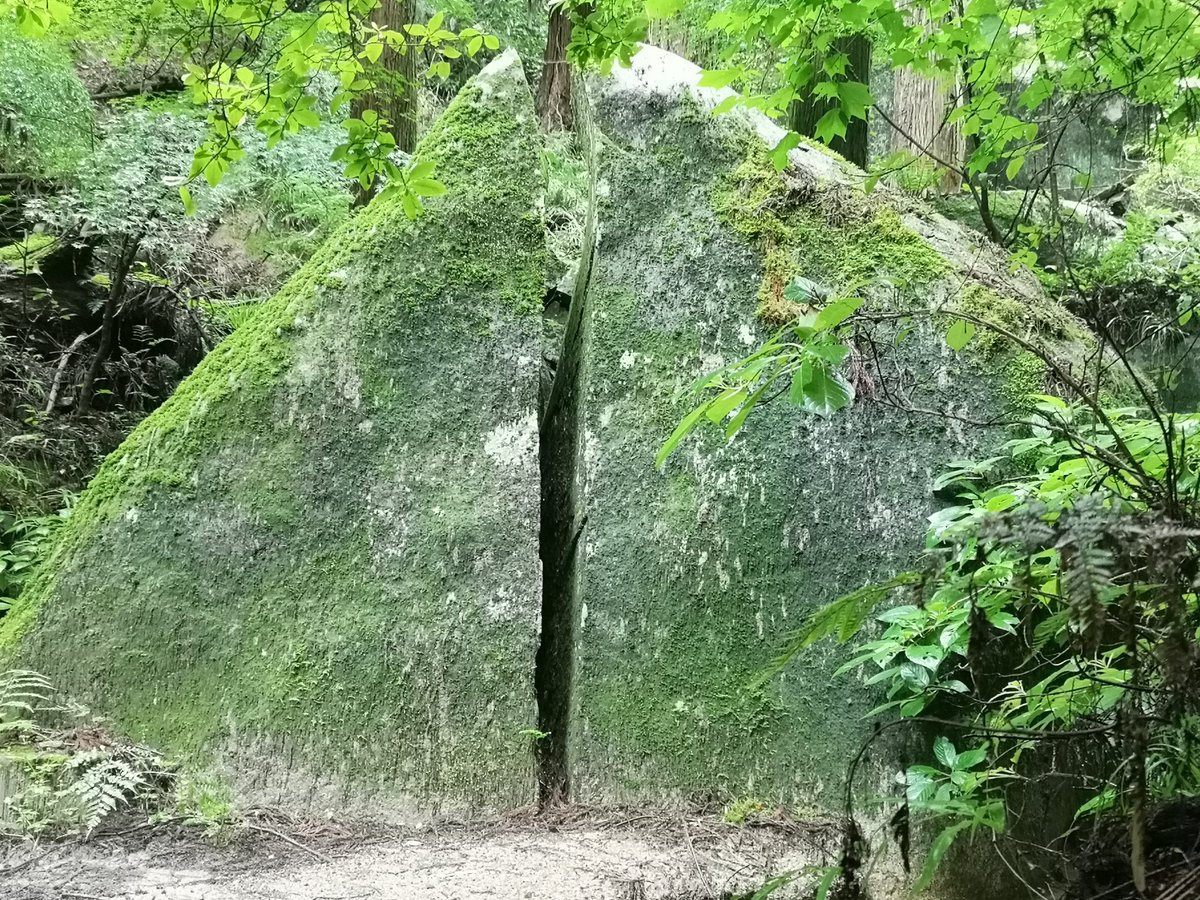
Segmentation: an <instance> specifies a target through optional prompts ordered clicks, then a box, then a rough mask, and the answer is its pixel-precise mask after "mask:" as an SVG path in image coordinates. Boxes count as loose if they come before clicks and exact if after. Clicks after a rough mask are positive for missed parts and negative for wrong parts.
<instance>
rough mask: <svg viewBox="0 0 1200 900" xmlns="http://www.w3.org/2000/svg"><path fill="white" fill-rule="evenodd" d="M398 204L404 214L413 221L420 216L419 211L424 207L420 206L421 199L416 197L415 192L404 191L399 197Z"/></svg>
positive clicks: (423, 209) (422, 210)
mask: <svg viewBox="0 0 1200 900" xmlns="http://www.w3.org/2000/svg"><path fill="white" fill-rule="evenodd" d="M400 205H401V206H402V207H403V209H404V214H405V215H406V216H408V217H409V218H410V219H413V220H414V221H415V220H416V219H419V218H420V217H421V213H423V212H424V211H425V208H424V207H423V206H421V201H420V200H418V199H417V197H416V195H415V194H412V193H409V192H407V191H405V193H404V194H403V195H402V196H401V198H400Z"/></svg>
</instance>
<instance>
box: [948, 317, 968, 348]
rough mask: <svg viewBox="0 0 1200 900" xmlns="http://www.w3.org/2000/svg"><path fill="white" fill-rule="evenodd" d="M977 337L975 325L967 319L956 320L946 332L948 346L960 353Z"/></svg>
mask: <svg viewBox="0 0 1200 900" xmlns="http://www.w3.org/2000/svg"><path fill="white" fill-rule="evenodd" d="M974 336H975V325H974V323H972V322H968V321H967V320H966V319H955V320H954V324H953V325H951V326H950V328H949V329H948V330H947V331H946V344H947V345H948V346H949V347H950V349H951V350H954V351H955V352H958V351H959V350H961V349H962V348H963V347H965V346H967V344H968V343H970V341H971V338H973V337H974Z"/></svg>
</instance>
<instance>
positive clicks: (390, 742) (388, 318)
mask: <svg viewBox="0 0 1200 900" xmlns="http://www.w3.org/2000/svg"><path fill="white" fill-rule="evenodd" d="M418 152H419V155H420V156H421V157H423V158H428V159H432V160H434V161H435V163H436V166H437V174H438V177H439V178H440V179H441V181H442V182H443V183H444V184H445V185H446V187H447V189H448V190H447V193H446V194H444V195H443V196H440V197H436V198H433V199H431V200H429V201H428V202H427V204H426V206H427V210H426V213H425V215H424V216H422V217H421V218H420V219H418V220H417V221H416V222H410V221H409V220H408V219H407V218H406V216H405V214H404V212H403V211H402V209H401V206H400V203H399V202H395V201H393V200H392V199H390V198H386V197H385V198H381V199H380V200H377V201H376V202H374V203H372V204H371V206H370V207H369V208H367V209H366V210H365V211H364V212H363V213H362V214H360V215H359V216H357V217H356V218H355V219H354V220H353V221H352V222H350V223H349V224H348V226H346V227H344V228H343V229H342V230H341V231H340V232H338V233H337V234H336V235H335V236H334V237H333V238H332V239H331V240H330V241H329V242H328V243H327V244H326V245H325V246H324V248H323V249H322V250H321V251H319V252H318V253H317V255H316V256H315V257H314V258H313V260H312V261H311V262H310V263H309V264H308V265H306V266H305V267H304V268H303V269H302V270H301V271H300V272H299V273H298V274H297V275H296V276H295V277H294V278H293V279H292V280H291V281H290V282H289V283H288V284H287V285H286V286H285V287H284V288H283V289H282V290H281V291H280V293H279V294H278V295H277V296H276V297H275V298H274V299H272V300H271V301H270V303H269V304H268V305H267V306H266V307H265V308H264V309H263V310H262V312H261V313H260V314H259V315H258V316H256V317H255V319H254V321H253V322H252V323H249V324H247V325H246V326H245V327H244V328H241V329H239V330H238V331H237V332H236V333H235V334H234V335H233V336H231V337H230V338H229V339H227V340H226V341H225V342H224V343H222V344H221V345H220V346H219V347H218V348H217V349H216V350H215V351H214V352H213V353H212V354H210V356H209V357H208V358H207V359H206V360H205V361H204V363H203V364H202V365H201V366H200V367H199V368H198V369H197V370H196V372H195V373H194V374H193V375H192V376H191V377H190V378H189V379H188V380H187V381H186V382H185V383H184V384H183V385H182V386H181V387H180V389H179V390H178V391H177V392H176V394H175V395H174V396H173V397H172V398H171V400H170V401H168V402H167V403H166V404H165V405H164V406H163V407H162V408H161V409H160V410H159V411H158V412H156V413H154V414H153V415H151V416H150V417H149V418H148V419H147V420H146V421H145V422H143V423H142V425H141V426H140V427H139V428H138V429H137V430H136V431H135V432H134V433H133V434H132V435H131V436H130V437H129V438H128V439H127V440H126V441H125V443H124V444H123V445H122V446H121V447H120V449H118V450H117V451H116V452H115V453H114V454H113V455H112V456H111V457H110V458H109V459H108V460H107V461H106V463H105V464H104V466H103V467H102V469H101V470H100V472H99V473H98V475H97V476H96V478H95V479H94V481H93V482H92V484H91V486H90V488H89V489H88V490H87V492H86V493H85V494H84V495H83V497H82V498H81V500H80V503H79V506H78V508H77V509H76V511H75V514H74V515H73V517H72V519H71V522H70V524H69V526H68V527H67V529H66V534H65V536H64V539H63V541H62V543H61V544H60V545H59V547H58V548H57V551H56V553H55V554H54V557H53V559H52V560H51V561H50V563H49V564H48V565H47V566H46V567H45V570H44V571H43V574H42V577H41V579H40V580H39V581H38V582H37V583H36V584H35V586H34V588H33V589H31V590H28V591H27V592H26V593H25V595H24V597H23V598H22V600H21V602H20V604H19V606H18V607H17V608H16V609H15V610H14V611H13V612H12V613H11V614H10V615H9V616H7V617H6V618H5V619H4V620H3V621H2V623H0V655H3V656H6V657H8V658H12V657H16V658H18V659H19V660H20V662H21V664H22V665H25V666H28V667H31V668H35V669H38V670H40V671H44V672H46V673H48V674H50V675H51V676H52V677H53V678H54V680H55V681H56V683H57V684H58V685H59V686H60V687H61V688H62V689H64V690H65V691H67V692H69V693H71V694H74V695H76V696H78V697H80V698H81V699H83V700H85V701H86V702H90V703H93V704H94V705H95V707H96V708H97V709H98V710H101V711H103V712H105V713H107V714H110V715H111V716H112V717H113V719H114V720H115V722H116V723H117V725H118V726H119V727H120V728H121V729H123V730H125V731H127V732H128V733H130V734H131V735H132V736H133V737H135V738H137V739H139V740H143V741H146V742H148V743H152V744H154V745H155V746H157V747H160V748H163V749H164V750H165V751H167V752H169V753H172V754H174V755H177V756H179V757H182V758H184V759H186V760H188V761H189V763H190V764H192V765H207V766H211V767H213V768H214V769H216V770H218V771H223V772H225V773H226V774H227V775H228V776H229V777H230V778H231V779H232V780H233V781H235V782H236V783H238V784H239V786H240V787H241V789H242V790H243V791H248V792H250V793H252V794H253V795H255V796H257V797H261V798H263V799H265V800H267V801H269V802H275V803H280V804H285V805H288V806H293V807H294V806H297V805H302V804H308V805H312V806H315V807H316V808H339V809H345V808H346V807H347V806H348V805H351V804H353V803H355V802H357V801H360V800H366V799H370V798H373V797H374V798H380V799H388V800H389V801H397V800H399V801H404V800H408V801H411V803H412V805H413V807H414V808H436V807H438V806H439V805H441V804H446V805H455V804H461V805H467V804H469V805H471V806H473V807H484V808H489V807H490V808H497V807H509V806H513V805H517V804H520V803H523V802H526V801H527V800H528V799H529V797H530V796H531V791H532V784H533V780H532V774H531V768H532V766H531V760H530V758H529V752H528V739H527V738H526V737H523V736H522V735H521V734H520V731H521V730H522V729H524V728H528V727H529V726H530V725H531V724H532V723H533V721H534V709H533V705H534V700H533V697H534V694H533V662H534V653H535V649H536V639H537V630H538V614H539V603H540V571H539V564H538V551H537V527H538V494H539V487H538V464H537V448H536V440H537V425H536V403H537V385H538V364H539V359H540V346H539V341H540V335H541V321H540V312H541V292H542V279H543V273H544V269H545V258H544V256H545V253H544V241H543V232H542V227H541V219H540V212H539V207H540V194H541V177H540V174H539V169H538V160H539V138H538V134H537V128H536V123H535V119H534V113H533V107H532V101H531V98H530V94H529V90H528V87H527V85H526V83H525V79H524V76H523V74H522V71H521V67H520V64H519V62H518V61H517V59H516V57H515V56H514V55H507V56H505V57H502V58H501V59H500V60H497V61H496V62H494V63H493V64H492V65H491V66H489V67H488V68H487V69H486V70H485V71H484V72H483V73H482V74H481V75H479V76H478V77H477V78H476V79H475V80H474V81H472V82H471V83H470V84H469V85H468V86H467V87H466V88H465V89H464V90H463V92H462V93H461V94H460V96H459V97H458V99H457V100H456V101H455V102H454V103H453V104H452V106H451V107H450V108H449V109H448V110H447V112H446V113H445V115H444V116H443V118H442V120H441V121H440V123H439V124H438V125H437V126H436V127H435V128H434V129H433V131H432V132H431V133H430V134H429V136H428V137H427V138H426V139H425V140H424V142H423V143H422V145H421V146H420V147H419V150H418ZM397 200H398V198H397ZM403 808H404V807H403V804H399V803H390V804H389V808H388V811H389V813H390V814H391V815H392V816H395V815H396V814H397V813H398V812H402V811H403Z"/></svg>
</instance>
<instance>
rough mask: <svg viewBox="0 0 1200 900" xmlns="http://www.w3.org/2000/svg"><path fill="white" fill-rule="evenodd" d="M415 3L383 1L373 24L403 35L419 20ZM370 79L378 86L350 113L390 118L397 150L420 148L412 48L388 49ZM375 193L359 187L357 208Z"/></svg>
mask: <svg viewBox="0 0 1200 900" xmlns="http://www.w3.org/2000/svg"><path fill="white" fill-rule="evenodd" d="M416 17H417V4H416V0H380V4H379V7H378V8H377V9H376V10H375V12H374V13H373V14H372V16H371V18H372V21H373V22H374V23H375V24H376V25H378V26H379V27H380V28H385V29H387V30H389V31H397V32H399V33H400V34H404V26H405V25H408V24H410V23H412V22H414V21H415V20H416ZM366 74H367V77H368V78H370V79H371V80H372V81H373V82H374V83H375V87H374V88H372V89H371V90H370V91H368V92H367V93H365V94H360V95H359V96H358V97H356V98H355V100H354V103H353V104H352V105H351V109H350V114H351V116H353V117H354V118H356V119H359V118H362V114H363V113H364V112H366V111H367V110H368V109H370V110H374V111H375V112H377V113H379V115H380V116H382V117H383V118H385V119H387V121H388V126H389V132H390V133H391V135H392V137H394V138H395V139H396V149H397V150H402V151H404V152H405V153H412V152H413V149H414V148H415V147H416V145H417V54H416V52H415V51H413V50H411V49H409V50H408V52H407V53H401V52H400V51H399V50H397V49H395V48H394V47H391V46H385V47H384V48H383V53H381V54H380V56H379V60H378V61H377V62H376V63H374V64H373V65H369V66H368V67H367V72H366ZM373 193H374V185H372V187H371V188H368V189H366V190H363V189H362V188H361V186H356V187H355V190H354V205H355V206H365V205H366V204H367V203H368V202H369V201H370V199H371V195H372V194H373Z"/></svg>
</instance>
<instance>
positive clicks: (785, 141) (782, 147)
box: [771, 131, 800, 172]
mask: <svg viewBox="0 0 1200 900" xmlns="http://www.w3.org/2000/svg"><path fill="white" fill-rule="evenodd" d="M799 144H800V135H798V134H796V132H794V131H789V132H788V133H787V134H785V135H784V136H783V137H782V138H780V139H779V143H778V144H776V145H775V149H774V150H772V151H771V162H772V163H773V164H774V165H775V169H776V171H779V172H782V171H783V170H784V169H786V168H787V167H788V153H789V152H790V151H791V149H792V148H793V147H796V146H798V145H799Z"/></svg>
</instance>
